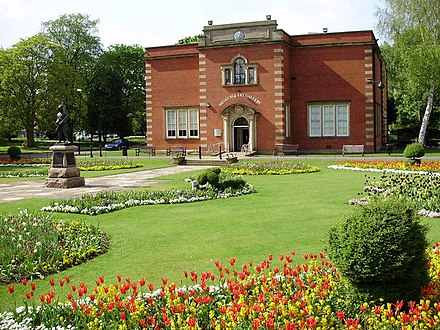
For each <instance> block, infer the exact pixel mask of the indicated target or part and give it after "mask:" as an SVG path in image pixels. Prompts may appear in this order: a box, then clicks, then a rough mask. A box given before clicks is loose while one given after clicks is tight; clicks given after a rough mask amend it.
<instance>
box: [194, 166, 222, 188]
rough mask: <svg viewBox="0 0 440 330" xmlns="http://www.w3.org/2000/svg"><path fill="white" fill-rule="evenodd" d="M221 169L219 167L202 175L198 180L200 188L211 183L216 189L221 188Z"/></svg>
mask: <svg viewBox="0 0 440 330" xmlns="http://www.w3.org/2000/svg"><path fill="white" fill-rule="evenodd" d="M220 172H221V169H220V168H219V167H216V168H211V169H209V170H207V171H205V172H203V173H201V174H199V176H198V177H197V179H196V182H197V184H198V185H199V186H203V185H205V184H207V183H209V184H210V185H211V186H213V187H215V188H219V182H220V176H219V174H220Z"/></svg>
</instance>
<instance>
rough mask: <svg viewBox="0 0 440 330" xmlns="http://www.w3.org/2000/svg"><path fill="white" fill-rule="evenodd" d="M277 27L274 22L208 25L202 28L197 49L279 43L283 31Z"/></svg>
mask: <svg viewBox="0 0 440 330" xmlns="http://www.w3.org/2000/svg"><path fill="white" fill-rule="evenodd" d="M277 26H278V24H277V21H276V20H267V21H258V22H248V23H236V24H221V25H208V26H205V27H204V28H203V32H204V36H203V37H201V38H199V47H210V46H213V47H215V46H220V45H221V46H225V45H238V44H249V43H256V42H258V43H261V42H269V41H281V40H282V39H283V31H282V30H278V29H277Z"/></svg>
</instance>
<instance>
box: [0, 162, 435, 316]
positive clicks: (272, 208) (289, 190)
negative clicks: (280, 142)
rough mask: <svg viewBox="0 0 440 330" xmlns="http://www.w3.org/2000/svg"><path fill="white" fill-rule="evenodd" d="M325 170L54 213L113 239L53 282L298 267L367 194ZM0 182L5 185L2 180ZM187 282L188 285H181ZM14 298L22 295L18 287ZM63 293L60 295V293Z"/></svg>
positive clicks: (41, 285)
mask: <svg viewBox="0 0 440 330" xmlns="http://www.w3.org/2000/svg"><path fill="white" fill-rule="evenodd" d="M307 163H309V164H310V165H313V166H319V167H320V168H321V169H322V171H321V172H318V173H312V174H298V175H285V176H248V177H246V180H248V181H249V182H250V183H252V184H253V185H254V186H255V187H256V189H257V193H255V194H251V195H246V196H241V197H235V198H230V199H226V200H213V201H206V202H198V203H192V204H180V205H156V206H142V207H134V208H129V209H124V210H121V211H117V212H113V213H109V214H103V215H99V216H94V217H91V216H81V215H72V214H55V216H56V217H58V218H62V219H76V220H81V221H85V222H87V223H93V224H96V225H99V226H100V228H102V229H103V230H104V231H105V232H107V233H108V234H110V236H111V246H110V251H109V252H108V253H106V254H104V255H101V256H99V257H97V258H95V259H93V260H91V261H89V262H87V263H84V264H82V265H79V266H77V267H74V268H71V269H68V270H66V271H63V272H61V273H59V274H57V275H54V276H53V277H54V278H55V280H58V279H60V278H63V277H64V276H66V275H69V276H70V277H71V279H72V282H73V283H76V284H78V283H80V282H86V283H89V284H90V285H93V284H94V281H95V279H96V278H97V277H98V276H100V275H104V276H105V278H106V281H108V282H110V281H111V282H114V281H115V277H116V276H117V275H118V274H120V275H122V276H123V278H126V277H130V278H132V279H134V280H138V279H140V278H141V277H145V278H146V279H147V282H153V283H155V285H156V287H158V286H159V285H160V283H161V278H163V277H165V278H168V279H170V280H171V281H175V282H176V283H179V282H178V281H179V280H180V279H181V278H183V271H191V270H195V271H198V272H202V271H212V270H214V262H215V261H216V260H219V261H220V262H222V263H227V262H228V261H229V259H230V258H231V257H235V258H237V262H238V263H239V264H240V263H246V262H250V261H253V262H258V261H261V260H262V259H263V258H265V257H267V255H268V254H273V255H274V257H278V256H279V255H280V254H286V253H289V252H290V251H291V250H295V251H296V254H297V257H296V258H297V260H298V262H301V259H302V256H303V255H304V254H308V253H319V252H323V251H324V245H325V238H326V234H327V231H328V230H329V227H330V226H331V225H332V224H334V223H335V222H337V221H338V220H340V219H342V218H343V217H344V215H345V214H347V213H348V212H350V211H351V210H353V208H354V207H355V206H349V205H347V200H348V199H350V198H353V197H356V196H357V193H358V192H360V191H361V190H362V188H363V184H364V179H365V173H360V172H354V171H339V170H332V169H327V168H326V166H327V165H329V164H331V163H334V162H332V161H330V160H329V161H320V160H311V161H308V162H307ZM187 176H188V175H187V174H183V175H176V176H170V177H166V179H168V180H169V181H168V182H166V183H163V184H160V185H159V186H154V187H152V188H149V189H168V188H170V187H183V186H187V185H188V183H185V182H184V181H183V180H182V179H183V178H185V177H187ZM0 183H1V180H0ZM45 205H48V200H43V199H33V200H29V201H25V202H23V201H21V202H10V203H3V204H1V209H2V212H6V213H9V212H12V213H15V212H17V210H18V209H19V208H29V209H39V208H40V207H42V206H45ZM424 222H427V223H429V224H430V227H431V229H430V232H429V239H430V241H431V242H434V241H436V240H440V225H439V222H440V221H439V220H438V219H437V220H434V219H427V218H426V219H424ZM184 283H186V282H184ZM37 288H38V291H39V292H43V293H46V292H47V291H49V290H50V286H49V283H48V281H47V279H46V280H41V281H37ZM16 290H17V291H19V290H23V292H25V290H24V289H23V287H22V286H21V285H17V288H16ZM58 292H59V289H57V293H58ZM11 306H13V301H12V300H11V299H10V297H9V294H8V293H7V287H6V285H1V286H0V311H2V310H5V309H6V308H10V307H11Z"/></svg>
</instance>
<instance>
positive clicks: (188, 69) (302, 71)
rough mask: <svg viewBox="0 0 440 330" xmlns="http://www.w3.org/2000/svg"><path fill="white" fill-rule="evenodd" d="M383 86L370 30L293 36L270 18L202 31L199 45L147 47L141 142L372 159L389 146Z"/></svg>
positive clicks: (381, 67) (159, 146)
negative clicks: (359, 149) (280, 148)
mask: <svg viewBox="0 0 440 330" xmlns="http://www.w3.org/2000/svg"><path fill="white" fill-rule="evenodd" d="M382 82H383V83H382ZM385 82H386V72H385V67H384V64H383V61H382V58H381V55H380V50H379V47H378V44H377V42H376V39H375V37H374V34H373V32H372V31H355V32H341V33H316V34H307V35H296V36H291V35H288V34H287V33H286V32H284V31H283V30H281V29H278V28H277V22H276V21H274V20H270V19H269V20H266V21H258V22H250V23H239V24H225V25H208V26H205V27H204V29H203V37H201V38H199V42H198V43H194V44H185V45H173V46H163V47H150V48H146V88H147V98H146V101H147V112H146V116H147V143H148V144H150V145H154V146H155V147H156V148H157V149H159V150H161V149H167V148H168V147H170V146H172V145H179V146H180V145H182V146H186V147H187V149H188V150H191V149H193V150H198V148H199V146H201V147H202V150H203V151H211V150H217V148H218V147H219V146H222V150H227V151H240V150H241V149H242V147H243V145H245V146H247V147H248V149H249V150H250V151H256V152H261V153H269V152H272V151H273V150H274V148H275V146H276V145H277V144H299V148H300V151H301V152H340V150H341V148H342V146H343V145H345V144H361V145H364V147H365V150H366V151H370V152H373V151H377V150H379V149H380V148H381V147H382V146H383V145H384V143H385V142H386V138H387V124H386V117H387V115H386V114H387V110H386V99H387V95H386V89H384V88H383V86H384V83H385Z"/></svg>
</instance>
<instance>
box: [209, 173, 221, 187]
mask: <svg viewBox="0 0 440 330" xmlns="http://www.w3.org/2000/svg"><path fill="white" fill-rule="evenodd" d="M206 175H207V178H208V182H209V183H210V184H211V186H213V187H216V188H219V182H220V176H219V175H218V173H216V172H215V171H213V170H209V171H208V172H207V174H206Z"/></svg>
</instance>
